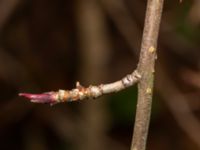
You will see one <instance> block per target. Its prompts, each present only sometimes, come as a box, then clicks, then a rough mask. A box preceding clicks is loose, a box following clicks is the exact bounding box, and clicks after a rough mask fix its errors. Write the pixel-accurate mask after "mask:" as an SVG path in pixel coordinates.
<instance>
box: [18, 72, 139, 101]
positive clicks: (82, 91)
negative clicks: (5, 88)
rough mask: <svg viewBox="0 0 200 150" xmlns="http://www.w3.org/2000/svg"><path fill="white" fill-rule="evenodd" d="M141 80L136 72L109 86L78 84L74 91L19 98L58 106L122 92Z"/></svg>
mask: <svg viewBox="0 0 200 150" xmlns="http://www.w3.org/2000/svg"><path fill="white" fill-rule="evenodd" d="M140 78H141V76H140V74H139V73H138V71H137V70H136V71H134V72H133V73H132V74H130V75H127V76H126V77H124V78H123V79H121V80H119V81H116V82H113V83H109V84H101V85H98V86H93V85H91V86H89V87H87V88H86V87H83V86H82V85H80V83H79V82H77V84H76V88H75V89H72V90H59V91H58V92H46V93H42V94H29V93H20V94H19V96H24V97H26V98H28V99H30V100H31V102H34V103H48V104H56V103H60V102H71V101H77V100H83V99H86V98H97V97H99V96H102V95H104V94H108V93H113V92H118V91H121V90H123V89H125V88H127V87H130V86H132V85H134V84H136V83H137V82H138V80H139V79H140Z"/></svg>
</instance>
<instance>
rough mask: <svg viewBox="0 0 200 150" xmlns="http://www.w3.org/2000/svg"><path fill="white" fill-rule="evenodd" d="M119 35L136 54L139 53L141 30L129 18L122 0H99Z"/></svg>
mask: <svg viewBox="0 0 200 150" xmlns="http://www.w3.org/2000/svg"><path fill="white" fill-rule="evenodd" d="M99 1H100V2H101V3H102V6H103V8H104V9H105V10H106V12H107V13H108V15H109V16H110V18H111V19H112V20H113V22H114V23H115V25H116V27H117V28H118V30H119V32H120V33H121V35H122V36H123V37H124V39H125V40H126V41H127V44H128V45H129V46H130V47H131V49H132V50H134V52H135V53H136V54H139V43H140V40H141V37H140V35H141V31H140V29H139V28H138V26H137V24H136V22H135V21H134V20H133V18H131V15H130V14H129V12H128V11H127V8H126V6H125V4H124V1H123V0H118V1H116V0H99Z"/></svg>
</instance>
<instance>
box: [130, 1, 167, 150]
mask: <svg viewBox="0 0 200 150" xmlns="http://www.w3.org/2000/svg"><path fill="white" fill-rule="evenodd" d="M163 3H164V0H148V2H147V10H146V18H145V25H144V31H143V37H142V44H141V52H140V59H139V64H138V71H139V72H140V74H141V76H142V78H141V80H140V82H139V84H138V103H137V110H136V119H135V126H134V133H133V139H132V144H131V150H145V149H146V141H147V135H148V128H149V122H150V115H151V105H152V93H153V80H154V65H155V59H156V48H157V39H158V32H159V27H160V21H161V15H162V8H163Z"/></svg>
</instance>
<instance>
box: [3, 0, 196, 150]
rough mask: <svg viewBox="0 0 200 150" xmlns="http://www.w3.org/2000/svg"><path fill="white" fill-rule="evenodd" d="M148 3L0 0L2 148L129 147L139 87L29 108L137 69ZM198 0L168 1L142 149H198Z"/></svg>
mask: <svg viewBox="0 0 200 150" xmlns="http://www.w3.org/2000/svg"><path fill="white" fill-rule="evenodd" d="M145 8H146V0H74V1H70V0H57V1H55V0H1V1H0V39H1V40H0V149H1V150H11V149H15V150H103V149H104V150H128V149H129V147H130V143H131V138H132V132H133V131H132V130H133V124H134V116H135V107H136V100H137V87H132V88H129V89H126V90H124V91H121V92H119V93H114V94H110V95H106V96H103V97H102V98H99V99H96V100H84V101H79V102H73V103H62V104H57V105H55V106H52V107H51V106H49V105H42V104H33V103H30V102H29V101H27V100H25V99H24V98H21V97H18V93H19V92H31V93H42V92H46V91H52V90H58V89H71V88H74V87H75V83H76V81H80V83H81V84H82V85H84V86H88V85H90V84H101V83H108V82H113V81H116V80H119V79H121V78H122V77H123V76H125V75H126V74H128V73H131V72H132V71H133V70H134V69H135V68H136V66H137V62H138V56H139V50H140V42H141V37H142V29H143V23H144V16H145ZM199 42H200V1H199V0H183V2H182V3H180V2H179V0H166V2H165V6H164V12H163V19H162V24H161V29H160V35H159V44H158V59H157V62H156V79H155V90H154V98H153V110H152V118H151V124H150V131H149V138H148V142H147V150H198V149H200V122H199V119H200V118H199V117H200V43H199Z"/></svg>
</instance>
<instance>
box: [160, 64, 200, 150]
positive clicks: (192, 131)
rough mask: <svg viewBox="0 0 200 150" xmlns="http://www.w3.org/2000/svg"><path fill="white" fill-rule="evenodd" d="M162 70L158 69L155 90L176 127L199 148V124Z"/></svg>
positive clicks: (180, 94) (183, 97)
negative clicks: (168, 110) (161, 98)
mask: <svg viewBox="0 0 200 150" xmlns="http://www.w3.org/2000/svg"><path fill="white" fill-rule="evenodd" d="M162 68H163V67H162V66H160V67H159V68H158V70H159V72H158V74H159V79H158V80H157V81H158V82H157V84H158V86H157V87H158V88H157V90H158V92H159V93H160V94H161V96H162V97H163V100H164V101H165V103H166V104H167V106H168V108H169V109H170V111H171V112H172V114H173V116H174V118H175V119H176V121H177V123H178V125H179V126H180V127H181V128H182V130H183V131H184V132H185V133H186V134H187V135H188V136H189V137H190V138H191V139H192V140H193V141H194V142H195V143H196V144H197V146H198V147H199V148H200V132H199V131H200V122H199V120H198V119H197V117H195V115H194V114H193V113H192V111H191V108H190V107H189V105H188V103H187V99H186V97H185V96H184V95H183V93H182V92H181V91H180V90H179V89H178V88H177V87H176V86H175V85H174V83H173V82H172V81H171V80H170V78H169V77H168V76H167V75H166V71H165V70H164V69H162ZM163 85H165V86H163Z"/></svg>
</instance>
